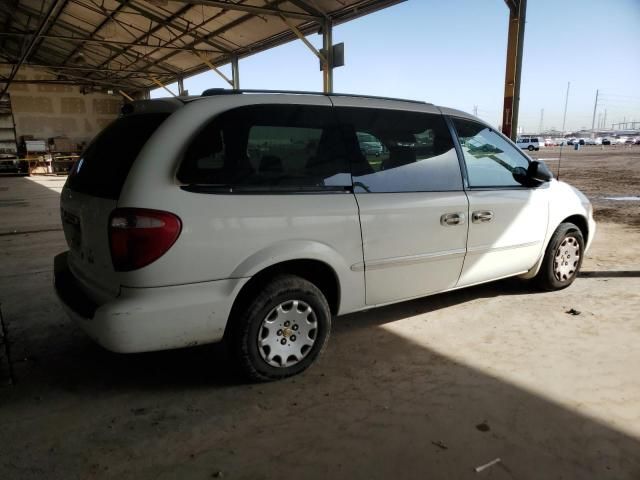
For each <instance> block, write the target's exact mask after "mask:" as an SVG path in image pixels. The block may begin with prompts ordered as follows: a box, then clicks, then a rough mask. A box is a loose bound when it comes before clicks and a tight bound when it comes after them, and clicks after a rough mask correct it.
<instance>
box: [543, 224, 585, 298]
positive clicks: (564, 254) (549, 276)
mask: <svg viewBox="0 0 640 480" xmlns="http://www.w3.org/2000/svg"><path fill="white" fill-rule="evenodd" d="M583 256H584V237H583V236H582V232H581V231H580V229H579V228H578V227H577V226H576V225H574V224H573V223H569V222H566V223H561V224H560V226H559V227H558V228H557V229H556V231H555V232H554V234H553V236H552V237H551V240H550V241H549V245H548V246H547V250H546V252H545V255H544V259H543V260H542V265H541V266H540V271H539V272H538V275H536V281H537V283H538V285H539V286H540V288H542V289H543V290H549V291H551V290H561V289H563V288H567V287H568V286H569V285H571V284H572V283H573V281H574V280H575V279H576V277H577V275H578V272H579V271H580V267H581V266H582V258H583Z"/></svg>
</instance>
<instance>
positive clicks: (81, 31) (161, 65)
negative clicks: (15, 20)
mask: <svg viewBox="0 0 640 480" xmlns="http://www.w3.org/2000/svg"><path fill="white" fill-rule="evenodd" d="M0 8H2V9H4V10H5V11H8V12H9V10H8V8H7V7H5V5H4V4H3V3H2V2H1V1H0ZM16 9H17V10H19V11H21V12H23V13H24V14H26V15H30V16H36V17H37V16H39V15H40V12H38V11H36V10H33V9H31V8H29V7H26V6H24V5H20V6H18V7H16ZM9 13H10V12H9ZM56 27H58V28H62V29H65V30H67V31H68V32H71V33H76V34H78V35H83V36H88V35H90V34H91V32H90V31H87V30H84V29H82V28H80V27H78V26H76V25H71V24H69V23H67V22H65V21H62V20H56ZM38 50H40V49H38ZM114 50H116V52H117V53H116V54H115V55H112V56H111V57H107V58H108V60H107V61H105V62H103V63H102V64H100V67H102V66H104V65H106V64H108V63H109V62H110V61H111V60H113V59H114V58H116V57H118V56H120V55H122V56H124V57H129V58H131V59H133V60H134V62H132V64H133V63H135V62H136V61H140V58H139V57H136V56H135V55H133V54H131V53H129V52H128V51H127V50H126V49H122V48H114ZM92 53H93V54H95V55H98V53H96V52H92ZM65 55H66V53H65ZM99 55H100V56H104V55H102V54H99ZM145 63H147V65H149V66H156V65H157V66H158V68H160V69H162V70H164V71H166V72H170V73H172V74H173V75H177V74H178V73H179V71H178V70H177V68H176V67H173V66H171V65H170V66H167V65H166V64H164V63H162V62H153V65H151V63H152V62H150V61H145Z"/></svg>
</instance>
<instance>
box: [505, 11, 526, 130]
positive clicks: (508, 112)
mask: <svg viewBox="0 0 640 480" xmlns="http://www.w3.org/2000/svg"><path fill="white" fill-rule="evenodd" d="M510 3H511V2H507V5H509V4H510ZM526 12H527V0H518V1H517V5H516V7H515V8H510V9H509V37H508V40H507V62H506V71H505V79H504V105H503V108H502V133H504V134H505V135H506V136H508V137H510V138H511V139H512V140H515V139H516V137H517V136H518V112H519V107H520V77H521V73H522V51H523V47H524V26H525V22H526Z"/></svg>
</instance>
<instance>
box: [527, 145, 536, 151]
mask: <svg viewBox="0 0 640 480" xmlns="http://www.w3.org/2000/svg"><path fill="white" fill-rule="evenodd" d="M534 149H535V147H534V146H533V145H529V146H528V147H527V150H529V151H530V152H533V150H534Z"/></svg>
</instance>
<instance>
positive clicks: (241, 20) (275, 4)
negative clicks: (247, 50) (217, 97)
mask: <svg viewBox="0 0 640 480" xmlns="http://www.w3.org/2000/svg"><path fill="white" fill-rule="evenodd" d="M116 1H121V0H116ZM284 1H285V0H274V1H273V2H271V3H269V4H268V6H269V7H270V8H276V7H278V5H280V4H281V3H284ZM252 18H255V15H251V14H246V15H243V16H242V17H240V18H238V19H236V20H234V21H232V22H230V23H228V24H227V25H224V26H222V27H220V28H218V29H216V30H213V31H212V32H209V33H208V34H206V35H204V36H202V37H199V38H197V39H196V40H194V41H192V42H191V43H189V44H187V45H185V47H186V48H190V47H193V46H194V45H197V44H198V43H202V42H205V43H206V42H207V41H208V40H209V39H211V38H215V37H217V36H218V35H222V34H223V33H224V32H226V31H228V30H231V29H232V28H235V27H237V26H238V25H241V24H242V23H244V22H246V21H248V20H251V19H252ZM192 35H193V34H192ZM194 36H195V35H194ZM151 53H153V52H151ZM225 53H227V54H228V56H229V58H227V59H226V60H225V62H224V63H226V62H228V61H229V60H230V57H231V53H232V52H229V51H227V52H225ZM233 53H234V54H236V52H233ZM176 54H177V52H170V53H167V54H166V55H165V56H163V57H160V58H159V59H158V60H156V61H154V62H153V63H152V64H151V65H155V63H156V62H164V61H165V60H168V59H169V58H171V57H173V56H174V55H176ZM219 64H221V63H219Z"/></svg>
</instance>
